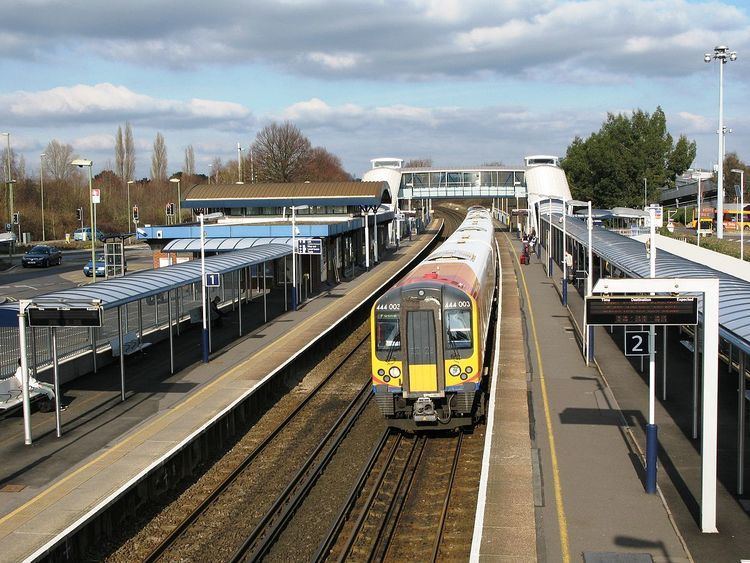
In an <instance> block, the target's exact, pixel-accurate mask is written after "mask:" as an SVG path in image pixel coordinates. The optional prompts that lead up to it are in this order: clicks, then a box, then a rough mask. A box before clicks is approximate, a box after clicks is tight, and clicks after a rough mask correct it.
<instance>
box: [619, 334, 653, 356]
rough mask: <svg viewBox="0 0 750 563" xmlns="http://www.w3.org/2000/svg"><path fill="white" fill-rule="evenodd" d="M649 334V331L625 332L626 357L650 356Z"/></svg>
mask: <svg viewBox="0 0 750 563" xmlns="http://www.w3.org/2000/svg"><path fill="white" fill-rule="evenodd" d="M648 336H649V334H648V331H647V330H631V331H628V330H627V329H626V330H625V355H626V356H648V355H649V354H650V353H651V350H649V343H650V339H649V337H648Z"/></svg>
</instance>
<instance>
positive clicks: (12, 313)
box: [0, 244, 292, 327]
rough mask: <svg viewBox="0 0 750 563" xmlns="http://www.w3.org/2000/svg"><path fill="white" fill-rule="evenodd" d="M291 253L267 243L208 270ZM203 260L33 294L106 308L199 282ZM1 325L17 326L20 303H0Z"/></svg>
mask: <svg viewBox="0 0 750 563" xmlns="http://www.w3.org/2000/svg"><path fill="white" fill-rule="evenodd" d="M291 254H292V247H291V245H286V244H264V245H260V246H257V247H254V248H249V249H246V250H238V251H236V252H229V253H226V254H219V255H216V256H209V257H207V258H206V272H207V273H208V272H210V273H215V274H225V273H228V272H233V271H236V270H239V269H242V268H246V267H248V266H254V265H256V264H263V263H265V262H270V261H272V260H277V259H279V258H283V257H284V256H288V255H291ZM200 280H201V263H200V260H190V261H188V262H182V263H181V264H173V265H171V266H165V267H163V268H158V269H156V270H144V271H142V272H134V273H132V274H128V275H126V276H122V277H117V278H110V279H106V280H101V281H97V282H96V283H90V284H86V285H83V286H80V287H73V288H70V289H63V290H61V291H55V292H53V293H46V294H44V295H39V296H37V297H34V298H33V299H32V300H33V301H34V302H38V303H43V302H44V301H50V302H56V303H64V302H65V301H71V302H91V301H94V300H98V301H99V302H100V303H101V306H102V307H103V308H104V309H113V308H116V307H118V306H120V305H125V304H126V303H131V302H135V301H138V300H140V299H145V298H146V297H151V296H153V295H158V294H160V293H165V292H167V291H169V290H172V289H177V288H178V287H181V286H184V285H189V284H191V283H195V282H200ZM0 326H16V327H17V326H18V303H5V304H3V305H0Z"/></svg>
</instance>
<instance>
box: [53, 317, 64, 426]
mask: <svg viewBox="0 0 750 563" xmlns="http://www.w3.org/2000/svg"><path fill="white" fill-rule="evenodd" d="M52 373H53V375H54V383H55V434H56V435H57V437H58V438H60V437H62V420H60V370H59V364H58V361H57V329H56V328H53V329H52Z"/></svg>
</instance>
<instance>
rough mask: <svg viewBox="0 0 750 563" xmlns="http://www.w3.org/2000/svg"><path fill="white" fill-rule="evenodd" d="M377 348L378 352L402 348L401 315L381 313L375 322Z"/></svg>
mask: <svg viewBox="0 0 750 563" xmlns="http://www.w3.org/2000/svg"><path fill="white" fill-rule="evenodd" d="M375 331H376V338H375V349H376V350H377V351H378V352H393V351H394V350H400V349H401V327H400V323H399V315H398V314H395V315H387V316H386V315H379V316H378V317H377V319H376V322H375Z"/></svg>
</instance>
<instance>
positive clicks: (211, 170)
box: [208, 164, 214, 186]
mask: <svg viewBox="0 0 750 563" xmlns="http://www.w3.org/2000/svg"><path fill="white" fill-rule="evenodd" d="M213 173H214V165H213V164H209V165H208V185H209V186H210V185H211V174H213Z"/></svg>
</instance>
